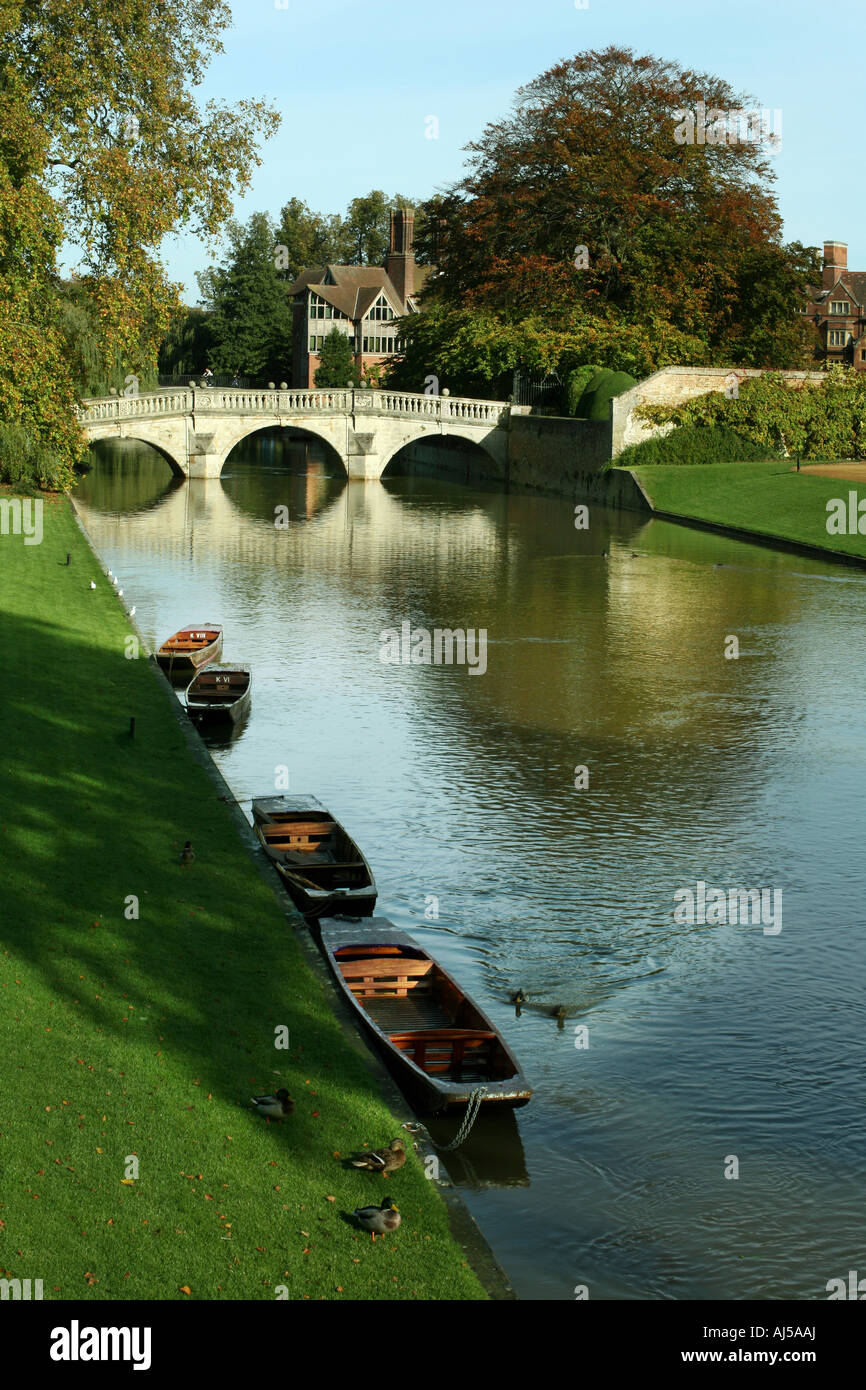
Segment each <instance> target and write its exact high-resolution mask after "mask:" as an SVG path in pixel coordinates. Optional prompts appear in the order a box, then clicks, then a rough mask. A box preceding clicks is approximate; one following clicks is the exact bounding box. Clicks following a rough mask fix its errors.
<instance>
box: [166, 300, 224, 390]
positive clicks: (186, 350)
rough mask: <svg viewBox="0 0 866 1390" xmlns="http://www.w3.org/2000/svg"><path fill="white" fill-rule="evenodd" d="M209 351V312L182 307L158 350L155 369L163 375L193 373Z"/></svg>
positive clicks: (199, 368)
mask: <svg viewBox="0 0 866 1390" xmlns="http://www.w3.org/2000/svg"><path fill="white" fill-rule="evenodd" d="M212 354H213V333H212V331H211V321H210V315H209V314H208V313H206V312H205V310H204V309H199V308H195V309H189V308H183V309H182V310H181V311H180V313H178V314H177V315H175V317H174V318H173V319H172V322H171V326H170V328H169V331H168V333H167V335H166V337H165V339H164V341H163V343H162V346H161V347H160V350H159V370H160V371H161V372H163V373H165V375H166V376H193V375H194V374H195V373H196V372H199V371H201V367H202V363H203V362H207V361H208V360H209V359H210V357H211V356H212Z"/></svg>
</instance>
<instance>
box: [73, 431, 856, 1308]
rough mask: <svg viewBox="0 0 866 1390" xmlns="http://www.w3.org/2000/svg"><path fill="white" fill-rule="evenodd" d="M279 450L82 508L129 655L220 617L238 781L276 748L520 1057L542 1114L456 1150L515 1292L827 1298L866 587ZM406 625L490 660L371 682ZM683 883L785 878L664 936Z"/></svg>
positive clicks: (226, 767)
mask: <svg viewBox="0 0 866 1390" xmlns="http://www.w3.org/2000/svg"><path fill="white" fill-rule="evenodd" d="M294 447H295V449H296V456H295V458H296V461H295V463H294V464H293V465H291V466H290V465H289V463H288V462H287V458H288V456H287V455H285V454H284V455H282V456H281V457H279V458H278V457H277V455H276V453H275V452H272V453H271V454H268V452H267V450H265V451H264V452H262V448H261V447H259V446H256V447H255V448H254V447H253V446H252V445H251V446H250V449H249V451H247V450H246V449H242V450H239V451H236V452H235V454H234V455H233V456H232V458H231V459H230V461H229V465H228V467H227V469H226V471H225V473H224V476H223V478H222V479H221V480H213V481H210V482H197V483H191V484H189V485H186V486H184V487H182V488H180V489H171V488H166V481H165V480H163V482H162V483H160V484H159V486H158V487H157V486H156V482H155V476H154V478H153V479H152V480H151V483H150V484H149V485H150V486H151V487H152V492H151V494H150V500H151V505H148V504H147V500H146V493H147V487H146V486H145V482H144V478H145V472H146V470H144V471H141V465H140V462H137V463H136V466H135V467H134V468H129V467H128V464H129V459H128V458H126V459H125V460H120V459H118V460H115V461H114V462H112V463H111V464H110V468H111V469H112V470H113V473H112V477H113V481H112V482H111V484H110V487H109V486H108V485H106V484H105V481H104V480H103V479H102V477H101V469H102V468H103V466H104V465H103V463H99V464H98V465H97V467H95V468H94V470H93V472H92V473H91V475H89V477H88V478H87V479H86V480H85V482H84V484H83V485H82V489H81V494H80V505H81V508H82V512H83V514H84V516H85V520H86V523H87V526H88V529H89V530H90V532H91V535H92V536H93V537H94V540H95V541H96V544H97V546H98V548H99V550H100V552H101V554H102V555H103V557H104V558H105V560H106V561H107V563H108V564H109V565H110V567H111V568H112V569H113V570H114V571H115V573H117V574H119V575H120V576H121V578H122V581H123V587H124V590H125V593H126V594H127V595H131V596H132V601H133V602H135V603H136V605H137V619H140V621H141V623H142V627H143V629H144V631H145V634H146V636H147V637H148V639H149V640H150V641H151V642H154V643H155V642H156V641H157V639H161V638H162V637H164V636H165V635H166V634H167V633H169V632H171V631H173V630H175V629H176V628H177V627H179V626H180V625H181V624H182V623H184V622H188V621H198V620H199V619H201V618H207V619H219V620H220V621H222V622H223V623H224V625H225V648H224V660H226V661H238V662H244V663H247V664H249V665H250V666H251V667H252V668H253V671H254V679H255V687H256V688H255V696H254V699H255V703H254V706H253V709H252V712H251V714H250V717H249V721H248V724H247V726H246V728H245V729H244V730H242V731H241V733H240V736H239V737H237V738H236V739H234V740H232V741H231V742H229V743H228V744H227V745H225V746H222V747H219V748H215V749H214V754H215V757H216V758H217V761H218V762H219V764H220V766H221V768H222V770H223V772H224V774H225V776H226V777H227V779H228V781H229V782H230V784H231V786H232V788H233V789H234V791H235V794H236V795H237V796H238V798H241V799H243V798H245V797H251V796H253V795H259V794H261V793H262V792H263V791H268V790H270V789H271V788H272V787H273V784H274V769H275V766H277V765H281V764H284V765H286V766H287V767H288V768H289V769H290V790H291V791H293V792H304V791H311V792H313V793H315V794H316V795H317V796H318V797H319V798H320V799H321V800H323V801H324V802H325V804H327V805H329V806H330V807H332V809H333V810H334V812H335V814H336V815H337V816H338V817H339V819H340V820H341V821H343V822H344V824H345V825H346V827H347V829H348V830H349V832H350V834H351V835H352V836H353V837H354V838H356V839H357V840H358V841H359V842H360V843H361V844H362V845H363V847H364V849H365V852H366V853H367V856H368V858H369V859H370V861H371V863H372V865H373V867H374V870H375V873H376V877H377V880H378V882H379V884H380V892H381V897H380V909H381V911H382V912H383V913H384V914H386V915H388V916H389V917H391V918H392V919H393V920H394V921H395V922H396V923H397V924H398V925H399V926H402V927H405V928H406V929H408V930H410V931H411V930H415V931H416V932H420V933H421V934H424V935H425V939H426V940H427V942H428V944H429V945H430V946H431V948H432V949H433V950H434V953H435V954H437V955H439V956H440V958H441V959H442V961H443V964H444V965H445V967H446V969H448V970H449V971H451V972H452V973H453V974H455V975H456V976H457V977H458V978H459V979H460V980H461V982H462V983H463V984H464V985H465V986H466V988H467V989H469V990H470V992H472V993H474V994H475V995H476V996H477V998H478V1000H479V1003H480V1004H481V1005H482V1007H483V1008H484V1010H485V1012H486V1013H488V1014H489V1015H490V1016H491V1017H492V1018H493V1019H494V1020H495V1022H496V1023H497V1025H498V1026H500V1027H501V1028H502V1030H503V1032H504V1033H505V1034H506V1036H507V1037H508V1039H509V1042H510V1043H511V1045H512V1046H513V1048H514V1050H515V1052H516V1054H517V1056H518V1058H519V1059H520V1062H521V1064H522V1066H523V1069H524V1071H525V1072H526V1074H527V1076H528V1078H529V1080H530V1082H531V1084H532V1085H533V1088H534V1091H535V1096H534V1099H533V1102H532V1104H531V1105H530V1106H528V1107H527V1108H526V1109H525V1110H523V1111H521V1112H520V1114H519V1115H518V1116H517V1117H516V1119H515V1118H514V1117H511V1125H510V1126H509V1125H507V1124H506V1122H504V1121H503V1122H502V1125H503V1128H502V1129H501V1130H500V1128H499V1126H500V1121H496V1122H495V1124H494V1126H493V1128H491V1127H490V1125H489V1124H488V1119H489V1118H491V1117H485V1118H483V1119H482V1120H479V1122H478V1124H477V1125H476V1129H475V1131H474V1132H473V1135H472V1137H471V1140H470V1143H469V1145H468V1146H467V1148H466V1149H465V1150H461V1152H460V1155H459V1156H458V1157H457V1158H456V1159H455V1158H454V1157H450V1158H448V1159H446V1167H447V1169H448V1172H449V1173H450V1174H451V1176H452V1178H453V1179H454V1180H455V1181H457V1182H459V1183H461V1184H465V1185H466V1189H467V1193H468V1198H469V1201H470V1204H471V1206H472V1209H473V1211H474V1213H475V1214H476V1216H477V1217H478V1219H479V1221H480V1222H481V1224H482V1227H483V1229H484V1230H485V1233H486V1234H487V1235H488V1237H489V1238H490V1240H491V1242H492V1244H493V1247H494V1250H495V1251H496V1253H497V1255H498V1257H499V1259H500V1260H501V1261H502V1263H503V1264H504V1265H505V1267H506V1269H507V1270H508V1272H509V1275H510V1277H511V1278H512V1280H513V1282H514V1284H515V1286H516V1288H517V1289H518V1291H519V1292H521V1293H522V1294H523V1295H524V1296H530V1297H552V1298H570V1297H572V1296H573V1294H572V1290H573V1286H574V1284H575V1283H578V1282H584V1283H589V1285H590V1289H591V1296H592V1297H629V1298H634V1297H643V1298H645V1297H668V1298H670V1297H689V1298H704V1297H716V1296H720V1297H726V1298H746V1297H823V1296H825V1293H824V1289H825V1284H826V1281H827V1279H829V1278H831V1277H833V1276H834V1275H836V1274H838V1273H840V1272H842V1273H844V1271H845V1270H847V1269H848V1268H854V1267H856V1258H857V1256H856V1250H857V1239H858V1236H857V1233H858V1232H859V1229H860V1221H861V1218H860V1212H861V1209H862V1202H863V1196H864V1191H863V1188H864V1184H863V1180H862V1177H861V1176H860V1175H861V1171H862V1163H861V1152H860V1151H861V1148H862V1101H861V1092H862V1086H863V1082H862V1077H863V1075H864V1065H866V1033H864V1029H863V1026H862V1024H863V1012H864V1006H863V1000H862V990H861V988H860V985H859V976H860V974H861V973H862V970H863V968H864V965H866V946H864V940H866V938H864V933H863V931H862V927H861V922H862V916H863V914H862V903H861V897H862V869H861V864H862V832H863V817H862V809H861V807H862V785H863V779H864V774H866V734H864V730H863V725H862V721H860V720H858V719H857V718H856V711H857V710H859V709H860V708H861V706H862V704H863V700H864V696H866V673H864V670H863V666H862V663H858V662H857V661H856V660H854V659H852V654H856V652H857V651H858V649H859V645H860V643H861V642H862V637H863V602H864V596H866V589H864V579H863V577H862V576H860V575H858V574H855V573H852V572H850V571H845V572H844V573H842V572H840V571H839V570H837V569H836V568H834V567H832V566H829V565H826V564H824V563H823V562H819V561H810V560H804V559H802V558H798V557H794V556H790V555H786V554H782V553H777V552H774V551H772V550H768V549H765V548H762V547H754V546H749V545H745V544H743V543H742V542H738V541H732V540H731V541H729V540H726V539H725V538H723V537H719V536H714V535H712V534H709V533H706V532H697V531H689V530H688V529H685V528H682V527H679V526H673V525H669V524H666V523H662V522H658V521H652V520H650V521H648V520H646V519H645V518H644V517H642V516H640V515H638V514H634V515H630V514H628V513H621V514H619V513H605V512H604V511H603V510H602V509H599V508H591V527H590V530H589V531H588V532H580V531H576V530H575V528H574V525H573V507H572V504H571V503H570V502H568V501H558V500H556V499H551V498H543V497H526V496H514V495H510V496H509V495H504V494H501V493H497V492H494V491H491V490H485V489H482V488H480V487H471V486H458V485H455V484H454V483H451V482H449V481H448V480H447V479H445V478H442V477H437V478H424V477H420V476H409V477H400V478H393V479H388V478H386V479H385V480H384V481H383V482H382V483H381V484H376V485H359V484H348V485H347V484H346V482H345V479H344V478H343V477H341V476H338V472H337V470H336V468H332V464H331V463H329V461H328V458H327V455H326V450H325V449H324V447H323V446H317V445H309V446H305V447H306V452H304V454H303V456H301V454H300V453H297V446H294ZM461 466H463V460H461ZM292 468H294V469H295V472H294V473H293V471H292ZM124 479H126V482H124ZM110 488H113V489H114V491H113V492H112V491H111V490H110ZM127 488H128V491H125V489H127ZM106 499H110V500H111V501H112V503H113V505H111V506H106V505H105V502H106ZM280 507H285V508H286V509H287V512H286V513H285V515H286V516H287V518H288V524H287V525H286V526H284V527H278V526H275V524H274V522H275V518H276V517H277V516H278V515H284V514H283V513H278V512H277V508H280ZM603 552H607V554H606V555H605V554H603ZM403 620H409V621H410V622H411V623H412V625H413V626H415V627H419V626H421V627H426V628H428V629H433V628H436V627H473V628H476V629H477V628H486V629H487V631H488V670H487V674H486V675H485V676H484V677H480V678H475V677H472V676H470V675H469V674H468V672H467V671H466V669H465V668H458V667H444V666H439V667H435V666H427V667H425V666H389V665H385V664H383V663H382V662H381V661H380V659H379V646H380V644H379V635H380V633H381V631H382V630H383V629H385V628H390V627H397V628H399V626H400V624H401V622H402V621H403ZM730 634H736V635H737V636H738V638H739V642H740V658H739V660H737V661H731V660H726V659H725V654H724V653H725V644H726V638H727V637H728V636H729V635H730ZM581 767H585V768H586V769H587V771H588V786H583V787H580V786H578V785H576V782H577V781H578V780H579V779H578V778H577V776H576V769H578V768H581ZM697 879H704V880H705V881H707V882H708V883H710V884H713V885H717V886H720V887H729V886H740V887H752V886H755V887H760V886H765V885H774V886H778V887H781V888H782V889H783V891H784V903H785V917H784V921H785V926H784V930H783V932H782V933H781V935H780V936H779V937H777V938H769V937H765V936H763V935H762V934H761V932H760V931H759V930H758V931H755V930H749V929H745V928H740V927H734V926H730V927H719V928H712V929H708V928H706V927H701V926H684V925H680V924H677V923H675V922H674V920H673V916H672V908H673V901H674V899H673V895H674V892H675V891H676V889H677V888H678V887H680V886H683V885H689V884H692V885H694V883H695V882H696V880H697ZM434 910H435V915H432V914H433V913H434ZM518 988H522V989H523V990H524V992H525V994H526V996H527V1002H526V1003H525V1004H524V1005H523V1006H522V1008H521V1012H520V1016H519V1017H515V1010H514V1007H513V1005H512V1004H511V1003H510V998H511V995H512V994H513V993H514V991H515V990H517V989H518ZM557 1004H561V1005H562V1006H563V1008H564V1010H565V1018H564V1019H563V1020H562V1025H563V1026H562V1027H558V1026H557V1020H556V1019H555V1018H553V1017H551V1010H552V1009H553V1008H554V1007H555V1006H556V1005H557ZM578 1028H586V1029H587V1035H586V1037H587V1039H588V1045H586V1046H579V1045H578V1042H579V1039H580V1035H578V1034H577V1033H576V1032H575V1029H578ZM506 1131H507V1132H506ZM450 1137H451V1136H450V1132H449V1133H443V1135H442V1136H440V1138H441V1139H442V1141H443V1142H447V1140H448V1138H450ZM730 1153H738V1154H739V1155H740V1156H741V1163H742V1169H741V1171H742V1174H743V1176H742V1179H741V1180H740V1181H739V1182H728V1181H726V1180H725V1179H724V1176H723V1167H724V1163H723V1161H724V1157H725V1155H726V1154H730ZM527 1182H528V1183H529V1185H528V1186H527ZM516 1188H519V1189H520V1191H519V1192H517V1191H516ZM852 1260H853V1261H854V1263H853V1264H852V1263H851V1261H852Z"/></svg>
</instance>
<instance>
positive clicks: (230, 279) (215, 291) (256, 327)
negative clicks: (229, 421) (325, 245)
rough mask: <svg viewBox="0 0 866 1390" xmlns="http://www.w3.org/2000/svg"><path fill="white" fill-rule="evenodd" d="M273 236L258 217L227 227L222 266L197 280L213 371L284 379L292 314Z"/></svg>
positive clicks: (266, 220)
mask: <svg viewBox="0 0 866 1390" xmlns="http://www.w3.org/2000/svg"><path fill="white" fill-rule="evenodd" d="M275 235H276V229H275V227H274V224H273V222H272V221H271V219H270V218H269V217H268V215H267V214H266V213H263V212H255V213H253V215H252V217H250V219H249V221H248V222H246V223H243V224H241V223H237V222H233V223H231V224H230V225H229V245H228V249H227V252H226V255H225V256H224V258H223V260H222V262H221V263H220V264H219V265H218V266H216V267H214V268H212V269H210V270H207V271H204V272H203V273H202V274H200V275H199V277H198V281H199V287H200V289H201V292H202V299H203V303H204V307H205V309H206V310H207V311H208V312H209V319H208V331H209V334H210V341H211V344H212V352H211V357H212V366H213V367H214V368H215V369H216V370H217V371H223V372H235V371H237V372H242V373H243V374H244V375H246V376H253V377H275V378H276V379H277V380H279V379H280V378H281V377H285V378H286V379H288V375H289V373H290V371H291V360H292V343H291V337H292V317H291V313H292V311H291V305H290V302H289V299H288V296H287V294H286V286H285V282H284V281H283V280H282V279H281V277H280V274H279V272H278V271H277V268H276V264H275V256H274V246H275V244H276V241H275ZM201 365H202V367H203V366H204V365H205V364H204V363H202V364H201Z"/></svg>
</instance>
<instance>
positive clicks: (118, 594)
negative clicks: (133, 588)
mask: <svg viewBox="0 0 866 1390" xmlns="http://www.w3.org/2000/svg"><path fill="white" fill-rule="evenodd" d="M117 597H118V598H123V590H122V589H118V591H117Z"/></svg>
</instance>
